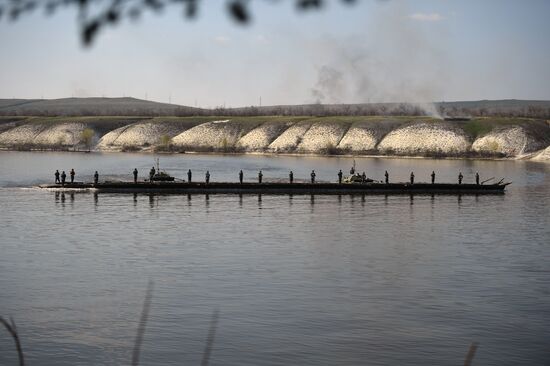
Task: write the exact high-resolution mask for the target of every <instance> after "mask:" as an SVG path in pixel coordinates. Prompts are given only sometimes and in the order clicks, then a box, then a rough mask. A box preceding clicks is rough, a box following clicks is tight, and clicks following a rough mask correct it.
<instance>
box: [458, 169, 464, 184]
mask: <svg viewBox="0 0 550 366" xmlns="http://www.w3.org/2000/svg"><path fill="white" fill-rule="evenodd" d="M462 178H464V176H463V175H462V172H459V173H458V184H462Z"/></svg>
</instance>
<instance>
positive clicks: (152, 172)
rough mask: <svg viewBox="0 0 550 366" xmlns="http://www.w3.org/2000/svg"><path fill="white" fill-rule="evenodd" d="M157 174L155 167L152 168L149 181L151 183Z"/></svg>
mask: <svg viewBox="0 0 550 366" xmlns="http://www.w3.org/2000/svg"><path fill="white" fill-rule="evenodd" d="M155 173H156V170H155V167H152V168H151V170H150V171H149V181H150V182H152V181H153V177H154V176H155Z"/></svg>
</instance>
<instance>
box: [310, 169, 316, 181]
mask: <svg viewBox="0 0 550 366" xmlns="http://www.w3.org/2000/svg"><path fill="white" fill-rule="evenodd" d="M315 176H316V174H315V170H312V171H311V183H315Z"/></svg>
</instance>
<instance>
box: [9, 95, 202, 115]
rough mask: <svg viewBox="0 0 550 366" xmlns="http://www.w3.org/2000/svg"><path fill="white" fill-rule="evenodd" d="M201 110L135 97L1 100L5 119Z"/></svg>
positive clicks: (189, 112)
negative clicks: (7, 117) (8, 117)
mask: <svg viewBox="0 0 550 366" xmlns="http://www.w3.org/2000/svg"><path fill="white" fill-rule="evenodd" d="M199 113H201V110H200V109H198V108H192V107H185V106H180V105H176V104H166V103H157V102H151V101H147V100H140V99H135V98H63V99H0V115H3V116H180V115H196V114H199Z"/></svg>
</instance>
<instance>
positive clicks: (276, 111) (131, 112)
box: [0, 98, 550, 119]
mask: <svg viewBox="0 0 550 366" xmlns="http://www.w3.org/2000/svg"><path fill="white" fill-rule="evenodd" d="M104 99H105V100H104V102H101V101H98V100H97V99H96V100H94V101H93V102H92V101H90V102H89V103H87V100H86V99H84V100H82V99H79V100H77V101H76V102H75V103H74V104H72V103H71V102H67V101H64V102H63V105H60V104H58V103H59V102H57V101H54V100H52V101H40V104H35V103H33V102H32V101H30V102H27V103H25V102H23V103H20V104H18V105H13V106H3V107H2V106H0V116H45V117H55V116H143V117H155V116H178V117H192V116H235V117H245V116H246V117H248V116H320V117H324V116H426V115H428V116H442V117H527V118H536V119H550V102H548V101H521V100H497V101H474V102H439V103H429V104H411V103H368V104H303V105H276V106H250V107H242V108H224V107H217V108H212V109H201V108H193V107H187V106H178V105H173V104H163V103H155V102H150V101H141V100H138V99H133V98H131V99H128V103H119V102H117V103H118V104H116V105H115V104H113V99H111V98H104ZM50 102H51V103H50Z"/></svg>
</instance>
